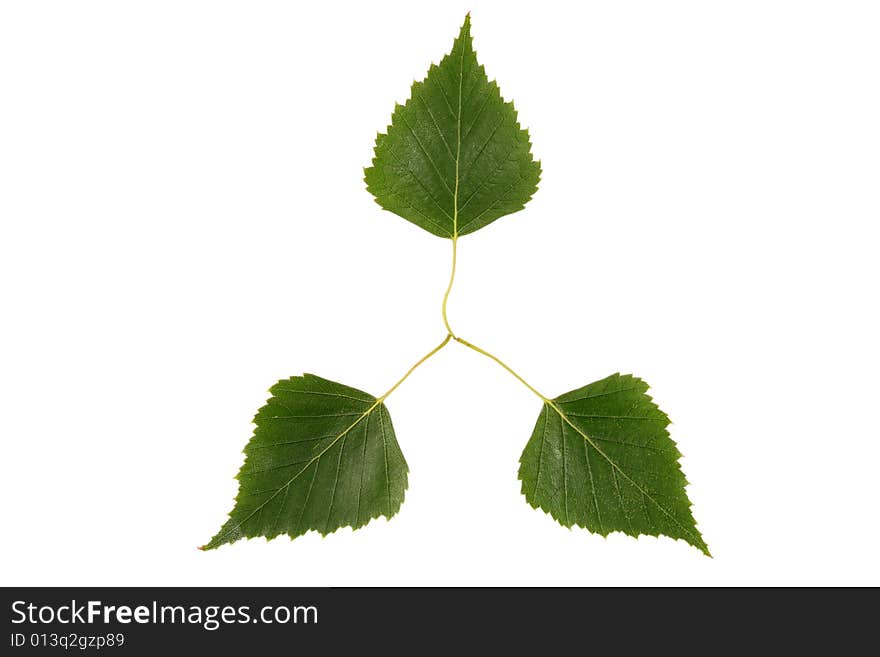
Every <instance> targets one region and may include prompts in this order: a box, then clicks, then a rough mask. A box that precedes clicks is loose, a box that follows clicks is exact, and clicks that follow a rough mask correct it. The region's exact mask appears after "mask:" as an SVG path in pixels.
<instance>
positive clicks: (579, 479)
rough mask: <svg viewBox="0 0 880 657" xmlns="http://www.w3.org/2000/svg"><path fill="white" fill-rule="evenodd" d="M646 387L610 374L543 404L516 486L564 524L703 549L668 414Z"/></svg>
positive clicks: (601, 532) (534, 504)
mask: <svg viewBox="0 0 880 657" xmlns="http://www.w3.org/2000/svg"><path fill="white" fill-rule="evenodd" d="M647 389H648V385H647V384H646V383H645V382H644V381H642V380H641V379H637V378H635V377H633V376H629V375H624V376H621V375H620V374H613V375H611V376H609V377H608V378H606V379H602V380H601V381H597V382H595V383H591V384H590V385H588V386H585V387H583V388H579V389H578V390H573V391H571V392H568V393H566V394H564V395H561V396H560V397H557V398H556V399H553V400H549V401H548V402H547V403H545V404H544V408H543V410H542V411H541V415H540V416H539V418H538V422H537V424H536V425H535V430H534V432H533V433H532V437H531V439H530V440H529V442H528V445H526V448H525V450H524V451H523V454H522V457H521V458H520V463H521V466H520V470H519V478H520V479H521V480H522V482H523V484H522V492H523V494H524V495H525V496H526V500H528V502H529V503H530V504H531V505H532V506H533V507H536V508H538V507H540V508H541V509H543V510H544V511H547V512H548V513H549V514H550V515H551V516H553V518H555V519H556V520H557V521H559V522H560V523H561V524H562V525H565V526H566V527H571V526H572V525H579V526H581V527H586V528H587V529H589V530H590V531H592V532H596V533H598V534H601V535H603V536H607V535H608V534H609V533H610V532H613V531H620V532H624V533H626V534H630V535H632V536H638V535H639V534H650V535H653V536H657V535H659V534H664V535H666V536H670V537H672V538H681V539H684V540H685V541H687V542H688V543H690V544H691V545H693V546H695V547H697V548H698V549H700V550H702V551H703V552H704V553H705V554H707V555H708V554H709V548H708V547H707V546H706V543H705V542H704V541H703V538H702V536H701V535H700V532H699V531H698V530H697V528H696V523H695V522H694V517H693V516H692V515H691V510H690V506H691V503H690V501H689V500H688V498H687V495H686V494H685V490H684V487H685V485H686V484H687V481H686V480H685V478H684V475H683V474H682V472H681V469H680V468H679V465H678V459H679V457H680V456H681V454H680V453H679V451H678V449H677V448H676V446H675V443H674V442H673V440H672V439H671V438H670V437H669V432H668V431H667V430H666V427H667V426H668V425H669V418H668V417H667V416H666V414H665V413H664V412H663V411H661V410H660V409H659V408H657V406H656V405H655V404H654V402H653V401H651V397H649V396H648V395H646V394H645V391H647Z"/></svg>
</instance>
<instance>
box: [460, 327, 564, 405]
mask: <svg viewBox="0 0 880 657" xmlns="http://www.w3.org/2000/svg"><path fill="white" fill-rule="evenodd" d="M452 337H453V339H454V340H455V341H456V342H458V343H459V344H463V345H464V346H465V347H467V348H468V349H473V350H474V351H476V352H477V353H478V354H483V355H484V356H486V357H487V358H491V359H492V360H494V361H495V362H496V363H498V364H499V365H501V367H503V368H504V369H506V370H507V371H508V372H510V373H511V374H513V376H515V377H516V378H517V379H518V380H519V382H520V383H522V384H523V385H524V386H525V387H526V388H528V389H529V390H531V391H532V392H533V393H535V394H536V395H537V396H538V397H540V398H541V399H542V400H543V401H544V403H545V404H550V405H551V406H552V405H553V402H551V401H550V400H549V399H548V398H547V397H545V396H544V395H542V394H541V393H540V392H538V391H537V390H535V388H534V387H532V385H531V384H530V383H529V382H528V381H526V380H525V379H524V378H522V377H521V376H520V375H519V374H517V373H516V372H514V371H513V369H512V368H511V367H510V366H509V365H508V364H507V363H505V362H504V361H503V360H501V359H500V358H498V357H497V356H493V355H492V354H490V353H489V352H488V351H486V350H485V349H481V348H480V347H478V346H477V345H475V344H471V343H470V342H468V341H467V340H465V339H464V338H459V337H455V336H452Z"/></svg>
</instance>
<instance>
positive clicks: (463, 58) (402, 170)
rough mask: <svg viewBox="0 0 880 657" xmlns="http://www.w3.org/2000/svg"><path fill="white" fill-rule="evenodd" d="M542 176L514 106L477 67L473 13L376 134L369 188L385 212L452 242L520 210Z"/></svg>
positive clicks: (368, 178) (368, 173) (367, 179)
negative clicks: (382, 130) (447, 50)
mask: <svg viewBox="0 0 880 657" xmlns="http://www.w3.org/2000/svg"><path fill="white" fill-rule="evenodd" d="M540 175H541V165H540V163H539V162H536V161H535V160H533V159H532V154H531V144H530V143H529V134H528V131H526V130H523V129H521V128H520V126H519V123H518V122H517V119H516V110H514V108H513V103H505V102H504V99H503V98H502V97H501V92H500V91H499V89H498V85H497V84H496V83H495V82H494V81H492V82H490V81H489V79H488V78H487V77H486V72H485V70H484V69H483V67H482V66H481V65H480V64H478V63H477V56H476V53H475V52H474V49H473V42H472V40H471V23H470V15H468V17H467V18H465V21H464V25H462V27H461V33H460V34H459V35H458V38H457V39H456V40H455V43H454V44H453V46H452V51H451V52H450V53H449V54H448V55H446V56H445V57H444V58H443V60H442V61H441V62H440V65H439V66H435V65H433V64H432V65H431V68H430V69H429V70H428V77H427V78H425V80H423V81H422V82H415V83H413V85H412V89H411V96H410V99H409V100H408V101H406V104H405V105H397V106H396V107H395V109H394V114H393V115H392V117H391V125H390V126H388V131H387V134H381V133H380V134H379V135H378V136H377V137H376V148H375V157H374V158H373V166H371V167H369V168H367V169H365V181H366V183H367V189H368V190H369V191H370V193H372V194H373V196H375V197H376V202H377V203H378V204H379V205H381V206H382V207H383V208H385V209H386V210H390V211H391V212H394V213H395V214H398V215H400V216H401V217H403V218H404V219H406V220H408V221H411V222H413V223H414V224H416V225H417V226H421V227H422V228H424V229H425V230H427V231H428V232H430V233H433V234H434V235H439V236H440V237H450V238H452V237H456V236H458V235H466V234H468V233H472V232H474V231H475V230H479V229H480V228H482V227H483V226H486V225H487V224H489V223H491V222H493V221H495V220H496V219H498V218H499V217H503V216H504V215H506V214H510V213H512V212H516V211H517V210H522V209H523V207H524V206H525V204H526V203H527V202H528V201H529V199H530V198H531V197H532V194H534V193H535V190H536V189H537V188H538V180H539V178H540Z"/></svg>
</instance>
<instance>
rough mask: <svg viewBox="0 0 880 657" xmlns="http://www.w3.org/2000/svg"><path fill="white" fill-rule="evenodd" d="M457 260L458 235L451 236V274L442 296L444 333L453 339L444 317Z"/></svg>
mask: <svg viewBox="0 0 880 657" xmlns="http://www.w3.org/2000/svg"><path fill="white" fill-rule="evenodd" d="M457 259H458V235H453V236H452V273H451V274H450V275H449V285H448V286H447V288H446V294H444V295H443V324H444V325H445V326H446V332H447V333H449V335H450V336H451V337H452V338H453V339H457V338H455V333H454V332H453V331H452V327H451V326H449V319H448V318H447V317H446V303H447V302H448V301H449V293H450V292H452V284H453V283H454V282H455V263H456V260H457Z"/></svg>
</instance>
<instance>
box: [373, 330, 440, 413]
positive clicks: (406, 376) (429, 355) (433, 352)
mask: <svg viewBox="0 0 880 657" xmlns="http://www.w3.org/2000/svg"><path fill="white" fill-rule="evenodd" d="M451 339H452V334H449V335H447V336H446V337H445V338H444V339H443V342H441V343H440V344H438V345H437V346H436V347H434V348H433V349H431V351H429V352H428V353H427V354H425V355H424V356H422V357H421V358H420V359H419V361H418V362H417V363H416V364H415V365H413V366H412V367H410V368H409V369H408V370H407V371H406V374H404V375H403V376H402V377H400V380H399V381H398V382H397V383H395V384H394V385H393V386H391V387H390V388H388V391H387V392H386V393H385V394H384V395H382V396H381V397H379V398H378V399H377V400H376V405H378V404H381V403H382V402H384V401H385V399H386V398H387V397H388V395H390V394H391V393H392V392H394V391H395V390H397V386H399V385H400V384H401V383H403V382H404V381H406V379H407V378H408V377H409V375H410V374H412V373H413V372H415V371H416V368H417V367H418V366H419V365H421V364H422V363H424V362H425V361H426V360H428V359H429V358H430V357H431V356H433V355H434V354H436V353H437V352H438V351H440V350H441V349H442V348H443V347H445V346H446V345H447V344H449V341H450V340H451Z"/></svg>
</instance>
